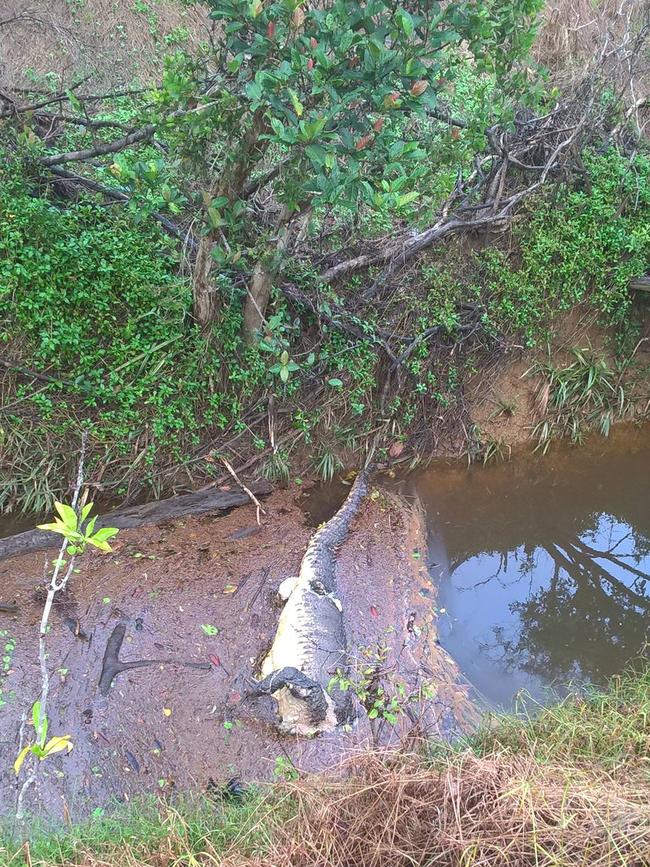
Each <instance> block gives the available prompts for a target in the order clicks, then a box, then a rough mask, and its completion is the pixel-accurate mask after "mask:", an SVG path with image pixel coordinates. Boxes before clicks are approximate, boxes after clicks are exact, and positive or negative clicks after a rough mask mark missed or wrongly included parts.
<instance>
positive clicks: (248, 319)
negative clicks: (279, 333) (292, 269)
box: [244, 206, 311, 343]
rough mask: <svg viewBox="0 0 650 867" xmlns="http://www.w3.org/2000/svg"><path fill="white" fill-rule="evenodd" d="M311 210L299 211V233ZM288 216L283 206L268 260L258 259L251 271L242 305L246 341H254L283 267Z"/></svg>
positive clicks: (286, 242)
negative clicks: (244, 300) (250, 279)
mask: <svg viewBox="0 0 650 867" xmlns="http://www.w3.org/2000/svg"><path fill="white" fill-rule="evenodd" d="M310 213H311V210H310V209H307V210H306V211H304V212H303V213H302V214H301V216H300V218H299V228H298V237H300V236H301V235H302V233H303V231H304V230H305V229H306V226H307V223H308V221H309V216H310ZM291 218H292V214H291V213H290V212H289V210H288V208H287V207H286V206H284V207H283V208H282V211H281V213H280V216H279V218H278V222H277V224H276V231H275V239H274V241H273V243H272V244H271V245H270V251H269V257H268V264H267V259H260V260H259V261H258V263H257V265H256V266H255V270H254V271H253V279H252V281H251V285H250V289H249V290H248V294H247V296H246V303H245V305H244V338H245V340H246V342H247V343H252V342H253V341H254V339H255V333H256V332H257V330H258V329H259V328H261V327H262V325H263V323H264V321H265V320H264V317H265V315H266V308H267V305H268V303H269V298H270V297H271V289H272V288H273V281H274V279H275V278H276V277H277V275H278V272H279V271H280V269H281V268H282V263H283V259H284V254H285V253H286V251H287V247H288V246H289V240H290V235H291Z"/></svg>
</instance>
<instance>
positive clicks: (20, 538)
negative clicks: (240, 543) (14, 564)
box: [0, 481, 272, 560]
mask: <svg viewBox="0 0 650 867" xmlns="http://www.w3.org/2000/svg"><path fill="white" fill-rule="evenodd" d="M250 490H251V491H252V493H254V494H255V495H256V496H257V497H263V496H266V495H267V494H270V493H271V490H272V487H271V485H270V484H269V482H264V481H262V482H256V483H255V484H252V485H251V486H250ZM250 502H251V500H250V497H249V496H248V494H246V493H244V491H241V490H233V491H220V490H218V489H216V488H212V489H209V490H206V491H196V492H195V493H193V494H182V495H181V496H179V497H169V498H168V499H166V500H154V501H153V502H151V503H144V504H143V505H141V506H129V507H128V508H126V509H118V510H116V511H114V512H108V513H107V514H105V515H100V517H99V518H98V519H97V523H96V525H95V529H97V530H98V529H99V528H100V527H118V528H119V529H120V530H128V529H131V528H132V527H141V526H143V525H144V524H160V523H161V522H162V521H169V520H171V519H173V518H183V517H186V516H188V515H204V514H205V513H206V512H223V511H225V510H228V509H232V508H234V507H235V506H243V505H245V504H246V503H250ZM60 544H61V541H60V537H59V536H57V535H55V534H54V533H50V532H47V531H46V530H28V531H27V532H26V533H17V534H16V535H15V536H8V537H7V538H5V539H0V560H4V559H6V558H7V557H15V556H16V555H18V554H27V553H29V552H31V551H41V550H44V549H45V548H58V547H59V545H60Z"/></svg>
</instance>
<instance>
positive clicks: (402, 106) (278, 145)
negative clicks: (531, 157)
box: [158, 0, 540, 340]
mask: <svg viewBox="0 0 650 867" xmlns="http://www.w3.org/2000/svg"><path fill="white" fill-rule="evenodd" d="M209 5H210V7H211V13H210V14H211V17H212V18H214V19H215V20H216V21H217V22H218V25H217V27H218V29H217V32H216V35H215V38H214V42H213V45H212V47H211V50H210V52H209V54H208V56H207V57H206V58H204V59H203V60H202V61H201V62H197V61H196V60H194V59H189V58H186V57H185V58H183V57H178V58H176V59H175V61H174V62H173V63H171V64H170V65H169V66H168V68H167V73H166V75H165V77H164V81H163V87H162V89H161V91H160V93H159V95H158V97H159V109H160V110H162V112H163V114H162V115H161V116H160V117H163V116H164V117H165V118H166V121H165V122H166V123H167V125H168V126H169V125H170V124H171V125H172V127H173V128H174V132H175V136H174V140H175V145H176V151H177V153H178V154H179V155H180V156H182V157H183V159H184V160H185V161H186V162H187V161H192V162H194V164H195V165H196V166H197V167H198V168H199V173H200V174H201V175H202V176H203V180H204V182H205V185H204V188H203V193H202V202H203V221H204V230H203V234H202V237H201V239H200V242H199V245H198V250H197V255H196V262H195V267H194V277H193V297H194V315H195V318H196V319H197V320H198V322H199V323H200V324H201V326H202V328H203V329H205V330H208V329H209V327H210V325H211V323H212V322H213V321H214V319H215V317H216V315H217V312H218V307H219V305H218V295H217V290H216V289H215V286H214V279H213V271H214V268H215V266H216V267H218V269H219V271H220V273H222V274H224V273H231V274H232V273H233V272H236V271H237V270H240V271H241V270H244V271H247V272H248V273H251V272H252V279H251V281H250V285H247V298H246V302H245V312H244V328H245V332H246V335H247V337H248V339H249V340H250V339H252V338H253V336H254V334H255V332H256V330H257V328H258V327H259V326H260V325H261V324H262V322H263V321H264V316H265V311H266V307H267V303H268V300H269V297H270V293H271V289H272V286H273V282H274V280H275V279H276V277H277V276H278V275H279V272H280V271H281V269H282V267H283V264H284V262H285V261H286V259H287V256H288V255H289V254H290V251H291V247H292V243H293V242H294V241H295V238H296V236H297V235H300V234H301V233H302V232H303V231H304V229H305V227H306V225H307V223H308V222H309V220H310V219H311V218H312V216H313V214H314V213H315V211H316V210H320V211H321V212H322V211H324V209H327V208H330V209H331V208H348V209H350V210H351V211H354V210H355V209H356V208H357V207H358V206H359V205H360V204H361V203H363V204H365V205H368V206H370V207H377V206H379V205H381V206H383V207H385V206H386V205H389V206H390V205H391V204H394V205H397V206H404V205H406V204H408V203H409V202H410V201H413V200H414V199H415V198H417V191H414V190H410V191H409V192H403V188H404V184H405V181H406V180H407V178H408V177H409V175H410V174H412V173H414V172H416V171H417V165H418V160H421V159H423V157H424V156H425V151H424V150H423V149H422V148H421V146H420V144H419V139H421V137H422V135H423V132H424V130H425V126H423V125H425V124H426V122H427V121H428V120H431V119H433V118H438V120H439V119H440V118H441V117H442V118H443V119H444V120H445V121H447V120H448V119H447V118H446V115H445V114H444V112H441V110H440V105H439V94H440V92H441V91H442V90H443V88H445V87H448V86H449V84H450V82H453V79H454V76H455V75H456V74H457V70H458V69H459V66H460V64H462V63H469V64H473V65H474V66H475V67H477V68H478V69H479V70H486V71H489V72H491V73H494V72H496V73H498V74H500V75H502V76H505V75H506V74H507V73H508V72H509V71H510V70H512V69H513V65H514V64H515V61H516V60H517V59H518V58H520V57H521V56H522V55H523V54H525V52H526V51H527V50H528V48H529V46H530V43H531V41H532V34H533V29H532V23H531V22H532V17H531V16H533V14H534V13H535V12H536V11H537V9H538V8H539V6H540V2H539V0H489V2H484V3H480V4H477V3H475V2H473V0H459V2H454V3H444V4H443V3H441V2H408V3H405V4H404V5H402V6H400V5H398V4H397V3H395V2H387V0H368V2H365V3H357V2H352V0H326V2H323V3H320V4H315V5H313V6H312V5H310V4H308V3H303V2H302V0H273V2H263V0H251V2H249V0H210V3H209ZM170 108H173V109H174V110H173V112H172V113H171V115H170ZM165 112H166V115H165ZM451 122H452V123H453V121H451ZM158 123H159V124H160V123H161V120H160V119H159V120H158ZM462 125H465V124H462ZM212 166H214V169H213V170H212V169H211V170H210V172H206V171H205V170H206V167H212ZM262 188H267V190H268V195H267V198H266V202H267V204H266V207H265V208H264V209H263V210H264V213H263V215H262V217H260V216H259V215H258V216H257V217H252V212H251V206H250V199H251V196H252V195H254V194H255V193H256V192H258V191H259V190H260V189H262Z"/></svg>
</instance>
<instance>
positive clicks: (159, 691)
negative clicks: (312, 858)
mask: <svg viewBox="0 0 650 867" xmlns="http://www.w3.org/2000/svg"><path fill="white" fill-rule="evenodd" d="M301 494H302V491H301V489H300V488H297V487H296V488H293V489H290V490H287V491H283V492H277V493H275V494H273V495H272V496H270V497H269V498H268V500H267V501H266V503H265V508H266V510H267V515H266V517H264V518H263V520H262V526H261V527H258V526H257V525H256V520H255V508H254V506H244V507H242V508H240V509H237V510H235V511H234V512H232V513H231V514H229V515H226V516H223V517H215V516H213V515H207V516H202V517H192V518H187V519H182V520H174V521H171V522H167V523H166V524H164V525H159V526H148V527H143V528H139V529H132V530H124V531H122V532H121V533H120V535H119V537H118V540H117V542H116V545H115V551H114V553H113V554H112V555H108V556H102V555H100V554H98V553H94V552H90V553H88V554H87V555H86V556H85V557H84V560H83V561H82V572H81V574H79V575H78V576H75V577H74V579H73V581H72V582H71V588H70V591H69V592H68V593H67V594H66V598H65V599H64V600H62V601H61V602H60V603H59V604H58V606H57V609H56V611H55V613H54V616H53V619H52V631H51V634H50V636H49V638H48V650H49V659H50V665H51V669H52V670H53V671H55V672H56V673H55V676H54V678H53V689H52V692H51V697H50V733H51V734H54V733H58V734H62V733H65V734H70V735H72V738H73V740H74V743H75V747H74V750H73V751H72V753H70V754H69V755H66V756H57V757H54V758H51V759H49V760H48V761H47V762H44V763H43V764H42V765H41V766H40V773H39V780H38V784H37V786H36V788H35V790H34V792H33V793H32V795H31V796H30V797H31V801H30V806H31V808H32V809H33V810H34V811H35V812H44V813H48V814H50V815H53V816H58V817H61V816H63V815H65V813H66V811H67V812H68V813H69V814H70V815H72V816H75V817H77V816H83V815H85V814H88V813H90V812H92V810H94V809H95V808H97V807H98V806H101V807H105V806H106V805H109V804H110V803H111V801H125V800H128V799H130V798H132V797H134V796H135V795H137V794H138V793H141V792H158V793H161V794H169V793H170V792H173V791H174V790H183V789H200V788H203V787H204V786H205V785H206V783H207V780H208V779H209V778H210V777H212V778H214V779H215V780H217V781H224V782H225V781H226V780H228V779H229V778H231V777H233V776H240V777H241V778H242V779H244V780H265V779H270V778H271V777H272V776H273V772H274V768H275V766H276V761H277V760H278V758H279V760H280V762H283V763H286V762H289V761H291V762H293V763H294V764H295V765H296V766H297V767H299V768H301V769H305V770H313V769H320V768H323V767H325V766H327V765H328V764H331V763H334V762H336V761H337V759H338V758H339V757H341V756H342V755H343V754H344V753H345V752H346V751H349V750H352V749H358V748H360V747H361V746H363V744H365V743H368V742H369V741H370V740H371V739H372V732H371V730H370V728H369V725H368V723H367V722H366V721H363V720H362V721H361V722H360V724H359V725H358V726H357V727H356V728H355V729H354V730H353V731H351V732H347V733H345V732H339V733H336V734H332V735H328V736H324V737H320V738H317V739H314V740H305V739H297V738H294V737H290V736H280V735H278V733H277V732H276V729H275V725H274V721H275V710H274V704H273V701H272V699H270V698H268V699H266V698H265V699H258V700H255V701H249V700H247V699H246V698H245V692H246V686H247V681H248V680H249V678H250V677H251V676H252V675H253V673H254V672H255V671H256V667H257V664H258V662H259V660H260V659H261V657H262V656H263V655H264V653H265V652H266V651H267V650H268V647H269V644H270V642H271V640H272V637H273V634H274V630H275V626H276V623H277V618H278V614H279V607H278V605H277V602H276V591H277V588H278V586H279V584H280V582H281V581H282V580H283V579H284V578H286V577H287V576H289V575H292V574H295V572H296V570H297V569H298V567H299V564H300V561H301V558H302V555H303V553H304V550H305V546H306V544H307V541H308V539H309V536H310V534H311V533H312V532H313V527H312V526H310V522H309V521H308V520H306V517H305V513H304V512H303V509H302V505H303V503H301ZM425 551H426V546H425V540H424V536H423V533H422V522H421V520H420V518H419V516H418V514H417V512H415V511H413V510H409V509H405V508H404V505H403V503H402V504H400V503H399V502H398V501H397V500H396V499H395V498H394V497H392V496H391V498H390V500H389V499H387V498H386V496H385V495H384V494H383V493H381V491H380V490H379V489H377V488H375V489H374V490H373V493H372V495H371V497H370V498H369V499H368V500H366V502H365V504H364V506H363V508H362V511H361V514H360V515H359V517H358V518H357V520H356V521H355V523H354V526H353V529H352V532H351V534H350V537H349V539H348V541H347V542H346V543H345V544H344V546H343V548H342V549H341V552H340V555H339V558H338V566H337V581H338V587H339V591H340V594H341V597H342V601H343V606H344V612H345V614H346V628H347V631H348V640H349V644H350V649H351V655H352V657H353V659H354V658H356V659H357V660H361V659H363V653H362V648H367V647H369V646H374V645H376V644H377V643H378V642H386V643H387V645H389V646H390V648H391V655H390V660H391V662H390V665H391V666H392V668H393V670H394V674H395V676H396V677H397V676H399V678H400V679H402V680H404V682H406V683H412V684H414V685H416V684H417V683H418V682H422V681H423V680H426V681H427V682H429V683H432V684H433V687H434V689H435V692H436V695H435V698H434V699H433V700H432V701H431V702H430V703H427V708H428V711H427V715H426V725H427V727H428V728H429V729H433V730H437V732H439V733H441V734H443V735H445V734H448V733H449V732H450V731H453V730H456V728H457V726H458V724H459V720H460V721H461V722H462V720H465V721H468V720H469V718H470V717H471V715H472V707H471V705H470V703H469V702H468V699H467V688H466V686H463V685H459V674H458V671H457V669H456V667H455V665H454V664H453V662H452V660H451V659H450V657H448V656H447V654H446V653H445V652H444V651H442V649H441V648H440V647H439V646H438V644H437V633H436V624H435V618H434V617H432V614H431V589H430V586H429V577H428V573H427V569H426V565H425V562H426V556H425ZM43 561H44V556H43V554H37V553H34V554H29V555H24V556H21V557H16V558H13V559H9V560H5V561H3V562H2V563H1V564H0V581H1V582H2V586H3V592H4V593H5V594H6V597H7V599H9V600H10V601H12V602H13V601H15V603H16V604H17V606H18V611H17V612H16V613H11V612H5V613H1V614H0V618H1V620H0V628H1V629H2V631H3V633H4V639H3V640H4V641H5V642H7V643H11V645H12V647H13V649H12V651H11V654H10V656H11V659H10V663H9V665H8V667H7V670H6V671H5V676H4V677H3V679H2V682H1V685H0V689H1V698H2V701H3V705H2V720H3V725H2V745H1V750H2V758H1V760H0V787H1V803H2V810H3V812H4V813H6V814H10V813H11V812H12V809H13V804H14V802H15V796H16V784H15V780H14V777H13V774H12V772H11V770H10V768H11V764H12V762H13V759H14V758H15V755H16V753H17V750H18V743H19V731H20V727H21V718H22V714H23V713H24V712H25V710H28V709H29V707H30V706H31V703H32V701H33V700H34V698H35V696H36V694H37V692H38V684H39V679H38V670H37V669H38V665H37V647H36V645H37V641H36V635H37V622H38V618H39V616H40V611H41V605H42V600H41V591H39V587H40V586H42V575H43ZM116 627H118V632H119V631H120V629H123V633H124V634H123V640H122V642H121V646H120V647H119V648H118V650H119V654H118V656H117V658H118V659H119V660H120V662H121V663H128V662H133V661H142V660H156V662H155V663H152V664H149V665H146V666H142V667H137V668H129V667H127V668H126V670H120V671H118V672H116V676H115V678H114V680H113V682H112V686H111V688H110V689H105V690H101V689H100V680H101V676H102V668H103V663H104V661H105V657H106V652H107V645H108V644H109V640H110V638H111V636H115V634H116V632H115V630H116ZM109 650H110V645H109ZM181 663H182V664H181ZM104 686H106V679H105V680H104ZM103 692H105V693H106V694H102V693H103ZM412 716H413V718H412V719H408V720H406V718H405V721H404V723H405V725H406V724H407V723H408V726H407V727H409V728H412V727H413V726H415V727H416V728H418V727H419V728H420V729H421V728H422V724H421V719H422V715H421V714H420V715H418V714H417V713H414V714H413V715H412ZM400 727H401V726H398V729H399V728H400ZM30 734H31V729H30V727H26V728H25V736H26V737H28V738H29V736H30ZM400 734H403V732H401V733H400ZM393 736H396V731H395V730H393V729H392V728H391V727H390V726H387V727H384V730H383V731H382V732H381V733H380V737H381V738H382V739H383V740H386V739H388V738H390V737H393Z"/></svg>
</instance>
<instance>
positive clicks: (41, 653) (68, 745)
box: [14, 437, 118, 821]
mask: <svg viewBox="0 0 650 867" xmlns="http://www.w3.org/2000/svg"><path fill="white" fill-rule="evenodd" d="M85 444H86V439H85V437H84V439H83V441H82V449H81V457H80V460H79V467H78V471H77V482H76V486H75V491H74V495H73V498H72V504H71V505H66V504H65V503H58V502H57V503H55V508H56V511H57V516H56V517H55V518H54V521H53V522H51V523H49V524H40V525H39V529H40V530H48V531H50V532H52V533H56V534H58V535H60V536H63V542H62V544H61V548H60V550H59V554H58V557H57V558H56V559H55V560H54V561H53V562H52V566H53V571H52V575H51V577H50V581H49V585H48V588H47V597H46V599H45V605H44V606H43V613H42V615H41V624H40V631H39V636H38V659H39V664H40V672H41V694H40V698H39V699H38V701H36V702H35V703H34V705H33V707H32V722H33V724H34V732H35V740H34V742H32V743H28V744H25V745H24V746H23V745H21V749H20V752H19V754H18V756H17V758H16V761H15V762H14V771H15V773H16V776H18V774H19V773H20V771H21V769H22V767H23V765H24V763H25V760H26V759H27V758H28V756H30V755H32V756H34V757H35V758H38V759H39V760H40V761H43V760H44V759H46V758H48V757H49V756H51V755H54V754H56V753H58V752H61V751H63V750H67V751H68V752H70V750H71V749H72V748H73V743H72V740H71V738H70V735H57V736H55V737H53V738H51V739H50V740H49V741H48V740H47V733H48V728H49V719H48V716H47V701H48V695H49V688H50V674H49V670H48V665H47V652H46V646H45V638H46V635H47V632H48V629H49V619H50V614H51V611H52V606H53V604H54V600H55V597H56V595H57V593H62V592H63V591H64V590H65V589H66V587H67V585H68V581H69V579H70V576H71V575H72V574H73V572H76V571H78V570H77V569H76V568H75V563H76V559H77V557H78V556H80V555H81V554H83V553H84V551H85V550H86V548H87V547H88V545H91V546H92V547H94V548H98V549H99V550H100V551H103V552H105V553H108V552H110V551H111V546H110V545H109V539H111V538H113V536H115V535H116V534H117V533H118V530H117V529H116V528H115V527H103V528H101V529H99V530H95V524H96V521H97V516H96V515H95V516H94V517H92V518H91V517H90V513H91V511H92V507H93V504H92V503H87V504H86V505H85V506H83V508H82V509H81V510H80V512H79V513H77V502H78V499H79V493H80V491H81V486H82V484H83V460H84V453H85ZM66 554H67V555H68V557H69V559H66V558H65V556H64V555H66ZM36 773H37V765H34V766H32V767H31V769H30V771H29V774H28V776H27V778H26V779H25V780H24V782H23V785H22V787H21V789H20V792H19V794H18V803H17V808H16V818H17V819H18V820H19V821H22V819H23V811H24V799H25V795H26V793H27V791H28V789H29V788H30V786H31V785H32V784H33V783H34V781H35V779H36Z"/></svg>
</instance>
